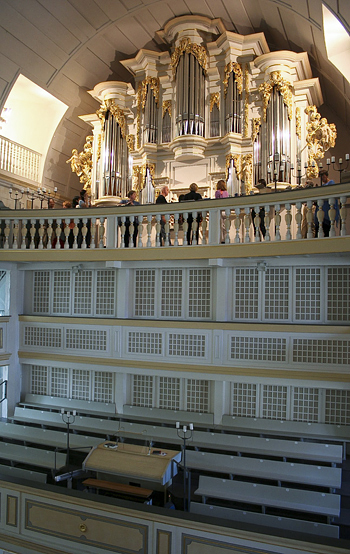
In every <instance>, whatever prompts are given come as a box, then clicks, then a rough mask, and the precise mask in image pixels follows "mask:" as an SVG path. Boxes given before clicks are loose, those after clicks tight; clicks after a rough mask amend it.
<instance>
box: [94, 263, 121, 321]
mask: <svg viewBox="0 0 350 554" xmlns="http://www.w3.org/2000/svg"><path fill="white" fill-rule="evenodd" d="M115 290H116V273H115V270H114V269H108V270H97V272H96V315H101V316H113V315H114V314H115V303H116V298H115Z"/></svg>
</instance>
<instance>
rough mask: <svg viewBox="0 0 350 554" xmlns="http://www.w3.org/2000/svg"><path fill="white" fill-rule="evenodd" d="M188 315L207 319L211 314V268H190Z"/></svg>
mask: <svg viewBox="0 0 350 554" xmlns="http://www.w3.org/2000/svg"><path fill="white" fill-rule="evenodd" d="M188 315H189V317H191V318H196V319H203V318H204V319H208V318H210V315H211V270H210V269H190V270H189V283H188Z"/></svg>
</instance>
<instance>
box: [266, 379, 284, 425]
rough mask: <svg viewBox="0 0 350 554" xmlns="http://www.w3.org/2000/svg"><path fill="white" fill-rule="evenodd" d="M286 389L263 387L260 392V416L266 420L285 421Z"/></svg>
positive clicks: (273, 386) (275, 386)
mask: <svg viewBox="0 0 350 554" xmlns="http://www.w3.org/2000/svg"><path fill="white" fill-rule="evenodd" d="M287 396H288V389H287V387H283V386H279V385H264V386H263V391H262V414H261V417H263V418H266V419H283V420H286V419H287Z"/></svg>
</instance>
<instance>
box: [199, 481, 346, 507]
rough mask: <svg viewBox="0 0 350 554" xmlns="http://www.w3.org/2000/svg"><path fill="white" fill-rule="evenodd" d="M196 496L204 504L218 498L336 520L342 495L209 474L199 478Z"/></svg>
mask: <svg viewBox="0 0 350 554" xmlns="http://www.w3.org/2000/svg"><path fill="white" fill-rule="evenodd" d="M195 494H196V495H198V496H201V497H202V499H203V503H204V504H205V503H206V499H207V498H217V499H220V500H225V501H232V502H244V503H245V504H254V505H258V506H262V507H263V508H265V507H267V506H270V507H274V508H282V509H284V510H295V511H299V512H307V513H313V514H318V515H324V516H327V517H337V516H339V514H340V495H338V494H330V493H325V492H316V491H309V490H301V489H294V488H285V487H276V486H272V485H261V484H257V483H244V482H242V481H241V482H240V481H236V480H227V479H218V478H216V477H208V476H206V475H200V476H199V485H198V489H197V490H196V491H195Z"/></svg>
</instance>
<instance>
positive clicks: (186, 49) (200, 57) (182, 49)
mask: <svg viewBox="0 0 350 554" xmlns="http://www.w3.org/2000/svg"><path fill="white" fill-rule="evenodd" d="M185 53H186V54H193V56H194V57H195V58H196V59H197V61H198V63H199V65H200V66H201V67H202V69H203V71H204V73H206V72H207V67H208V57H207V52H206V49H205V48H204V46H201V45H200V44H195V43H194V42H191V41H190V39H189V38H188V37H186V38H183V39H181V41H180V44H179V46H177V47H176V48H175V50H174V52H173V54H172V56H171V62H170V65H171V68H172V71H173V78H174V79H175V76H176V69H177V66H178V65H179V61H180V58H181V56H183V54H185Z"/></svg>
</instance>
